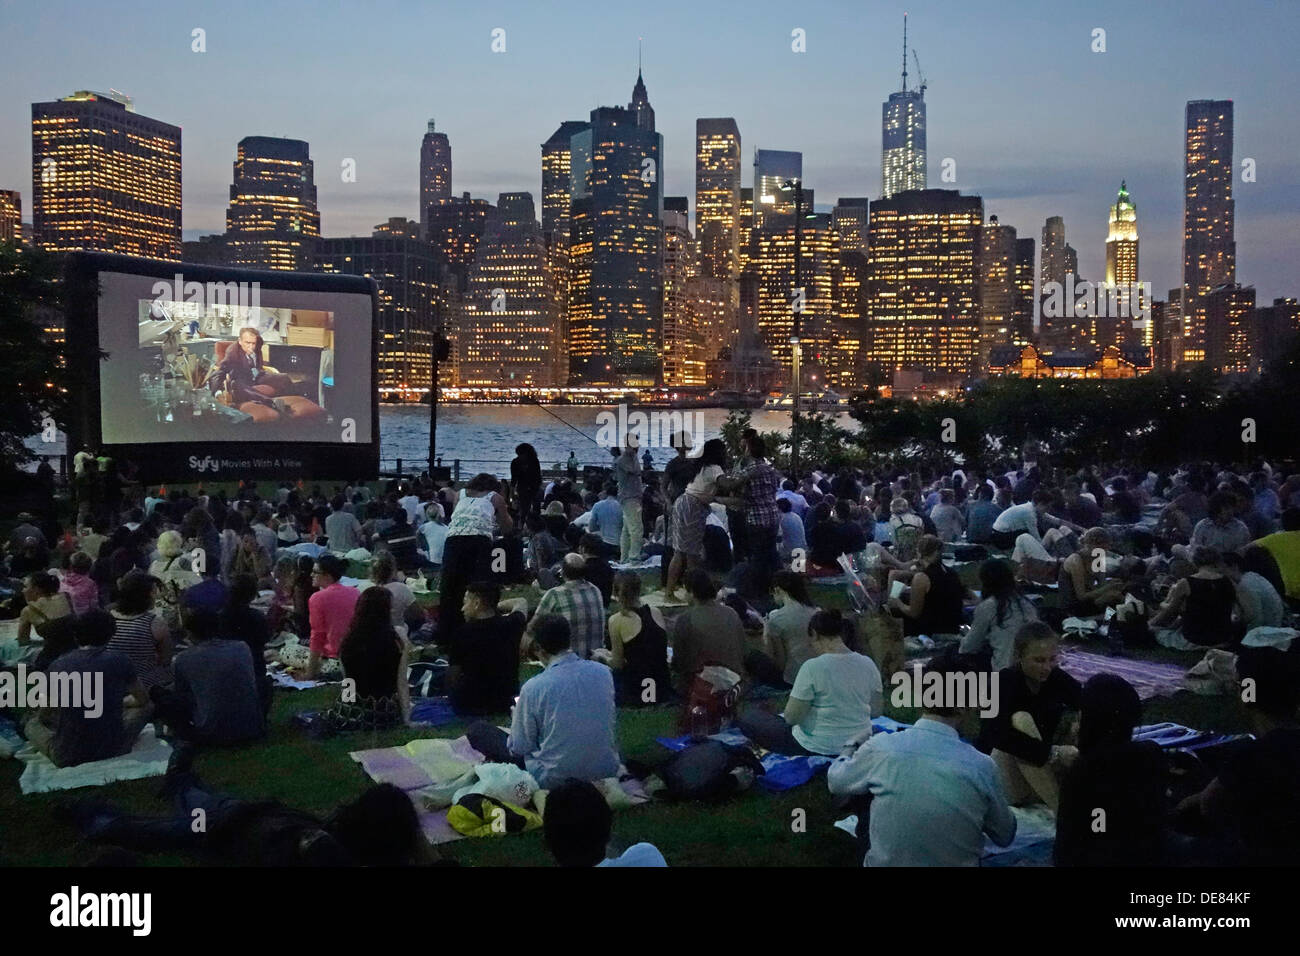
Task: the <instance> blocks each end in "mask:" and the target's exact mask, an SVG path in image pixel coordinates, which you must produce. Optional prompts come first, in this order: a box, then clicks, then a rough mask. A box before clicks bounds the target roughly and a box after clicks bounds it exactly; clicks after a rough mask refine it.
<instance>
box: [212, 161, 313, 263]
mask: <svg viewBox="0 0 1300 956" xmlns="http://www.w3.org/2000/svg"><path fill="white" fill-rule="evenodd" d="M318 238H320V210H319V209H317V207H316V185H315V182H314V180H313V163H312V160H311V155H310V151H309V148H308V146H307V144H306V143H305V142H303V141H302V140H300V139H279V138H276V137H272V136H246V137H244V138H243V139H241V140H240V141H239V149H238V153H237V155H236V157H235V181H234V182H233V183H232V184H231V186H230V207H229V209H228V210H227V211H226V253H227V257H228V260H229V262H230V264H231V265H232V266H242V267H245V268H249V269H276V270H289V271H293V272H300V271H307V270H309V269H310V268H311V264H312V261H313V254H314V251H315V244H316V240H317V239H318Z"/></svg>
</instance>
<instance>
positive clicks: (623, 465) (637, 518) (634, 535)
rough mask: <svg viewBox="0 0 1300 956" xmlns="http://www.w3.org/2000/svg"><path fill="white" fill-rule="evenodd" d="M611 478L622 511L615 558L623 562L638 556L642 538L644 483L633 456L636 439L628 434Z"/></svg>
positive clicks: (639, 466) (643, 534) (639, 555)
mask: <svg viewBox="0 0 1300 956" xmlns="http://www.w3.org/2000/svg"><path fill="white" fill-rule="evenodd" d="M614 478H615V480H616V481H617V482H618V503H619V507H620V508H622V511H623V530H622V532H621V533H620V534H619V560H620V561H622V563H624V564H628V563H629V562H632V561H635V560H637V558H639V557H641V545H642V542H643V540H644V538H645V533H644V529H643V528H642V525H641V495H642V492H644V491H645V485H644V483H643V482H642V481H641V462H640V461H638V460H637V457H636V438H635V437H632V436H629V438H628V442H627V447H626V448H624V449H623V454H621V455H619V456H618V460H617V461H615V462H614Z"/></svg>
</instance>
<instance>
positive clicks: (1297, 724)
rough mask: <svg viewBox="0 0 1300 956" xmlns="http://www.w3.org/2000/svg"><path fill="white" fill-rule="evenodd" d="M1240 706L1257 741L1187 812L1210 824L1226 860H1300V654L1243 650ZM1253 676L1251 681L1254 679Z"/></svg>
mask: <svg viewBox="0 0 1300 956" xmlns="http://www.w3.org/2000/svg"><path fill="white" fill-rule="evenodd" d="M1237 674H1238V676H1239V677H1240V678H1241V680H1242V682H1243V684H1242V687H1243V690H1244V689H1245V688H1246V687H1249V688H1250V690H1251V691H1252V693H1250V694H1244V693H1243V694H1242V695H1241V704H1240V706H1241V707H1242V709H1243V710H1244V711H1245V713H1246V717H1247V719H1248V721H1249V725H1250V729H1251V731H1252V732H1253V733H1254V735H1255V738H1254V739H1253V740H1250V741H1247V742H1245V743H1243V744H1242V745H1241V747H1240V749H1238V750H1236V751H1234V753H1233V754H1232V756H1230V757H1229V758H1228V760H1227V761H1226V762H1225V763H1224V764H1223V765H1222V766H1220V767H1219V772H1218V774H1217V775H1216V776H1215V777H1214V779H1213V780H1211V781H1210V782H1209V784H1207V785H1206V787H1205V789H1203V790H1201V791H1200V792H1199V793H1195V794H1192V795H1191V796H1190V797H1187V798H1186V799H1185V800H1183V802H1182V803H1181V804H1180V805H1179V807H1178V810H1179V813H1181V814H1187V815H1189V816H1190V817H1191V818H1192V821H1193V822H1195V823H1199V824H1201V825H1202V826H1209V827H1210V828H1211V830H1212V831H1213V832H1212V836H1211V839H1213V840H1215V841H1216V842H1217V844H1218V846H1219V847H1220V848H1221V849H1220V853H1219V857H1220V860H1221V862H1222V863H1223V864H1225V865H1246V866H1294V865H1295V862H1296V860H1297V859H1300V718H1297V708H1300V655H1298V654H1296V653H1295V650H1294V648H1293V649H1292V650H1291V651H1289V652H1287V651H1281V650H1279V649H1278V648H1276V647H1244V648H1242V650H1241V652H1240V653H1239V654H1238V655H1237ZM1247 682H1249V683H1247Z"/></svg>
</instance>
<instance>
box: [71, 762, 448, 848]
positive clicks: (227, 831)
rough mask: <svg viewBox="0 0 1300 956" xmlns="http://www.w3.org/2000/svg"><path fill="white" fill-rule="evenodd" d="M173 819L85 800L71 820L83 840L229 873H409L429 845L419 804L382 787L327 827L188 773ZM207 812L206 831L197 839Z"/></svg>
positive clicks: (174, 795) (173, 787) (172, 774)
mask: <svg viewBox="0 0 1300 956" xmlns="http://www.w3.org/2000/svg"><path fill="white" fill-rule="evenodd" d="M164 788H165V789H164V793H165V795H167V796H168V797H169V798H170V799H171V800H172V801H173V813H172V816H170V817H142V816H127V815H125V814H123V813H122V812H121V811H119V810H117V809H116V808H114V807H113V806H111V805H109V804H105V803H103V802H101V801H97V800H85V801H81V802H79V803H78V804H76V805H74V806H73V807H71V808H70V809H69V810H68V811H66V815H67V816H68V817H69V818H70V821H71V822H72V823H73V825H74V826H75V827H76V829H77V831H78V833H79V835H80V836H81V838H82V839H84V840H88V841H90V842H93V843H98V844H108V845H111V846H118V847H122V848H124V849H128V850H134V851H137V852H145V853H148V852H167V851H188V852H194V853H199V854H201V855H202V857H203V858H204V859H205V860H207V861H209V862H211V863H214V864H224V865H227V866H257V867H263V866H265V867H286V866H294V867H297V866H409V865H413V864H418V863H422V862H426V861H427V857H428V844H427V843H426V842H425V841H424V839H423V837H421V835H420V821H419V818H418V817H417V816H416V813H415V805H414V804H413V803H412V802H411V798H410V797H408V796H407V795H406V793H405V792H404V791H402V790H400V789H399V788H397V787H395V786H393V785H392V784H391V783H381V784H378V785H376V786H373V787H371V788H369V789H368V790H366V791H365V792H364V793H362V794H361V796H360V797H358V798H357V799H356V800H353V801H350V802H348V803H345V804H341V805H340V806H339V807H338V808H337V809H335V811H334V812H333V813H332V814H330V816H329V817H328V818H327V819H321V818H320V817H317V816H315V815H313V814H310V813H307V812H305V811H302V810H295V809H293V808H292V807H287V806H285V805H284V804H282V803H279V802H276V801H270V800H258V801H254V800H247V799H242V798H239V797H232V796H229V795H226V794H221V793H217V792H215V791H213V790H211V789H210V788H209V787H207V786H206V785H205V784H204V783H203V782H202V781H201V780H199V778H198V777H197V776H195V775H194V774H193V773H190V772H188V771H171V770H169V771H168V775H167V780H166V783H165V784H164ZM199 811H202V815H203V819H204V820H205V823H206V825H205V826H204V828H203V829H201V830H198V831H196V830H195V828H194V821H195V820H196V819H197V818H198V813H199Z"/></svg>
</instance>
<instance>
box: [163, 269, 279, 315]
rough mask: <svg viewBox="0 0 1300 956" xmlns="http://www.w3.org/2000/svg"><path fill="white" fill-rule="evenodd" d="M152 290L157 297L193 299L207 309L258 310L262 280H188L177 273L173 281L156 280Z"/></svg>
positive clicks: (164, 298) (178, 300) (193, 301)
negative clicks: (227, 307) (228, 307)
mask: <svg viewBox="0 0 1300 956" xmlns="http://www.w3.org/2000/svg"><path fill="white" fill-rule="evenodd" d="M151 291H152V292H153V297H154V299H155V300H156V299H162V300H164V301H169V302H192V303H196V304H198V305H200V306H203V307H204V308H210V307H211V306H215V305H224V306H236V307H240V308H245V309H250V310H255V309H259V308H261V306H262V284H261V283H260V282H208V283H203V282H186V281H185V279H184V277H183V276H182V275H181V274H180V273H179V272H178V273H176V275H175V277H174V278H173V279H172V281H171V282H168V281H166V280H162V281H159V282H155V283H154V284H153V289H152V290H151Z"/></svg>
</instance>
